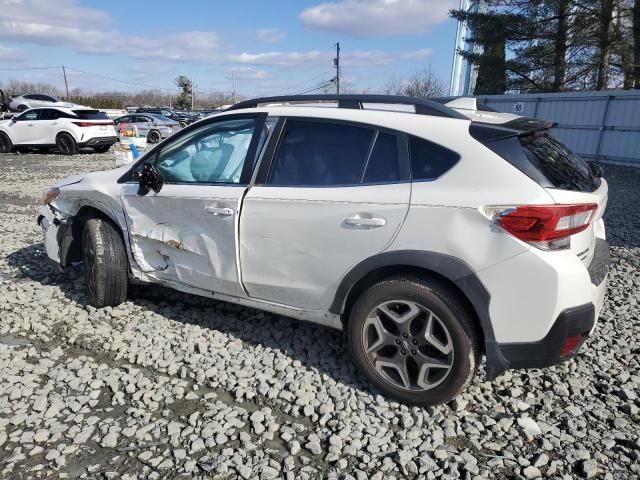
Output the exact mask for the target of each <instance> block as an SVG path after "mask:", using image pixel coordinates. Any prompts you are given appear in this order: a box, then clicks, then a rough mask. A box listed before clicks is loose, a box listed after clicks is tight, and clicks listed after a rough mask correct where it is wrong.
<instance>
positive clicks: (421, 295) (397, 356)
mask: <svg viewBox="0 0 640 480" xmlns="http://www.w3.org/2000/svg"><path fill="white" fill-rule="evenodd" d="M387 302H388V303H387ZM396 302H397V303H396ZM404 302H406V305H407V306H409V307H410V306H411V305H414V306H416V307H417V308H423V309H424V310H421V313H420V314H418V315H417V316H415V319H411V320H408V321H406V322H405V323H393V322H392V324H391V325H387V323H385V322H389V321H392V320H393V319H392V317H388V318H381V317H385V314H384V313H382V315H381V314H380V312H384V311H385V309H386V310H387V311H388V310H389V309H393V308H398V307H397V305H399V306H400V310H398V312H399V313H398V317H401V316H403V315H405V313H403V312H402V309H401V308H402V307H401V306H402V305H405V304H404ZM377 307H382V308H383V310H379V309H377ZM429 312H430V313H432V316H429ZM392 313H393V312H392ZM411 314H412V310H411V308H409V311H406V315H407V318H412V317H411ZM430 318H434V319H435V321H437V324H436V323H435V321H434V322H433V325H436V326H435V327H431V328H433V329H442V328H444V330H442V331H443V332H445V333H444V337H443V334H442V333H440V332H439V331H437V330H429V331H430V332H431V333H432V334H433V335H434V336H435V335H438V336H440V337H441V338H445V339H446V340H445V341H446V348H452V351H451V352H450V353H448V354H446V355H444V354H442V353H441V352H439V351H437V349H435V348H433V347H432V346H433V343H432V344H431V345H430V344H429V342H427V341H425V337H426V335H425V333H424V331H426V330H427V329H428V328H429V327H426V326H425V327H422V328H424V329H425V330H424V331H422V332H420V333H418V332H414V331H413V330H411V329H412V328H413V327H414V325H415V324H416V323H419V322H423V323H424V325H426V324H427V322H428V321H429V319H430ZM376 319H381V321H383V323H384V326H385V327H387V326H389V327H390V329H387V328H385V329H384V341H380V340H378V339H376V337H377V336H378V334H377V332H378V331H379V330H378V327H377V325H381V324H379V323H377V321H376ZM348 322H349V323H348V325H347V333H348V337H349V348H350V350H351V354H352V356H353V359H354V361H355V363H356V365H357V366H358V368H359V369H360V370H361V371H362V372H363V373H364V374H365V375H366V377H367V378H368V379H369V380H370V381H371V382H372V383H373V384H374V385H375V386H376V387H378V388H379V389H380V390H382V391H383V392H384V393H385V394H387V395H388V396H390V397H392V398H394V399H396V400H398V401H400V402H403V403H406V404H412V405H420V406H429V405H436V404H440V403H446V402H448V401H450V400H451V399H452V398H454V397H455V396H456V395H457V394H458V393H459V392H460V391H461V390H463V389H464V388H466V386H467V385H468V384H469V383H470V382H471V381H472V379H473V376H474V374H475V371H476V369H477V367H478V364H479V361H480V356H481V347H480V335H479V334H478V330H477V328H476V326H475V323H474V321H473V317H472V315H471V314H470V313H469V311H468V310H467V308H466V307H465V305H464V303H463V302H461V299H460V297H459V295H458V293H457V292H456V291H455V290H453V289H452V288H451V287H450V286H448V285H446V284H445V283H442V282H440V281H437V280H435V279H417V278H392V279H389V280H385V281H382V282H380V283H378V284H376V285H374V286H372V287H370V288H369V289H368V290H366V291H365V292H364V293H363V294H362V295H361V296H360V297H359V298H358V299H357V300H356V302H355V304H354V305H353V308H352V309H351V313H350V315H349V319H348ZM374 324H375V325H374ZM405 324H406V326H405ZM396 327H398V328H399V329H397V330H395V331H394V328H396ZM418 327H420V325H418ZM372 328H373V338H374V339H375V340H372V336H371V335H372ZM405 329H409V330H406V331H408V335H406V334H405V333H402V332H403V331H405ZM418 330H420V328H418ZM365 335H366V338H365ZM394 335H397V337H394ZM414 335H415V336H414ZM380 338H382V337H380ZM394 338H395V339H394ZM431 338H432V339H433V336H431ZM393 339H394V340H393ZM392 340H393V341H392ZM405 340H406V341H405ZM445 341H443V342H441V344H442V345H445ZM418 343H420V346H414V344H415V345H418ZM365 344H366V347H365ZM372 344H373V345H372ZM379 345H388V347H387V346H384V347H382V348H381V347H380V346H379ZM394 348H395V349H396V350H395V351H394V350H393V349H394ZM414 348H416V350H414ZM374 349H376V350H377V351H375V353H367V350H369V352H371V351H372V350H374ZM379 352H382V353H379ZM402 352H405V353H402ZM401 354H402V356H401ZM389 357H393V360H392V361H391V363H394V362H403V363H402V365H404V373H405V375H404V377H403V376H402V375H401V374H400V372H401V370H400V369H396V368H388V367H387V366H386V364H387V363H389V362H387V361H386V359H388V358H389ZM432 357H433V358H435V357H440V360H441V363H442V365H445V364H448V366H446V367H437V368H435V367H434V368H429V367H428V366H427V365H426V363H429V362H425V361H424V360H425V359H427V358H428V359H431V358H432ZM420 362H422V365H421V364H420ZM374 365H375V366H374ZM376 366H377V368H376ZM401 368H402V367H401ZM445 368H446V369H449V370H448V371H446V370H445ZM439 369H441V370H439ZM431 370H433V375H434V380H433V381H431V380H429V377H431V375H432V372H431ZM438 375H440V376H441V378H438ZM403 378H407V379H410V378H413V379H415V380H416V382H414V383H411V382H409V384H407V382H406V381H404V380H403ZM394 380H395V382H394ZM401 383H402V385H404V386H407V385H408V386H407V387H406V388H404V387H403V386H399V385H400V384H401ZM418 383H421V384H422V385H418ZM423 385H428V387H427V388H424V387H423ZM431 385H435V386H431Z"/></svg>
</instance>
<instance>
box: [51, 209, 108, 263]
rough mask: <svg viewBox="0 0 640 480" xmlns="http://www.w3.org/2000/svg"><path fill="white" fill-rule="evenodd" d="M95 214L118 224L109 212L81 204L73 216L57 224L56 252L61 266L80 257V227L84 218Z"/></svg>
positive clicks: (92, 216)
mask: <svg viewBox="0 0 640 480" xmlns="http://www.w3.org/2000/svg"><path fill="white" fill-rule="evenodd" d="M96 216H98V217H103V218H106V219H108V220H110V221H111V222H113V223H114V224H115V225H119V224H118V222H117V221H116V219H114V218H113V217H112V216H111V215H110V214H108V213H106V212H105V211H104V210H101V209H99V208H96V207H95V206H93V205H83V206H82V207H80V209H79V210H78V212H77V213H76V214H75V215H74V216H71V217H68V218H67V219H66V220H65V222H64V223H60V224H59V225H58V232H57V236H56V240H57V241H58V249H59V250H58V254H59V258H60V267H61V268H64V267H67V266H69V265H71V264H72V263H73V262H75V261H79V260H80V259H81V258H82V254H81V247H82V240H81V239H82V229H81V227H82V226H83V225H84V222H85V221H86V220H88V219H89V218H95V217H96Z"/></svg>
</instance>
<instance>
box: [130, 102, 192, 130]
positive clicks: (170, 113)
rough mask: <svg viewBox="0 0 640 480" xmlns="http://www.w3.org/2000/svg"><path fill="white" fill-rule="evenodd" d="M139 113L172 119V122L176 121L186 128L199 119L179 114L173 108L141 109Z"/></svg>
mask: <svg viewBox="0 0 640 480" xmlns="http://www.w3.org/2000/svg"><path fill="white" fill-rule="evenodd" d="M138 113H155V114H156V115H162V116H163V117H167V118H170V119H171V120H175V121H176V122H178V123H179V124H180V126H181V127H186V126H187V125H189V124H191V123H193V122H195V121H196V120H197V118H195V117H192V116H191V115H187V114H183V113H177V112H176V111H175V110H172V109H171V108H165V107H162V108H159V107H158V108H155V107H154V108H139V109H138Z"/></svg>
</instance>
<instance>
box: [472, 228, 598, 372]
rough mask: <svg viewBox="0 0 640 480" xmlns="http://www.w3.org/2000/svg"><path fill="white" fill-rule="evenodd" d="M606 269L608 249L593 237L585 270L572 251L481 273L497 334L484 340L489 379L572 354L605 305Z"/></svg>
mask: <svg viewBox="0 0 640 480" xmlns="http://www.w3.org/2000/svg"><path fill="white" fill-rule="evenodd" d="M608 265H609V246H608V244H607V242H606V241H605V240H604V239H597V241H596V242H595V245H594V253H593V259H592V261H591V263H590V264H589V265H588V266H585V265H584V264H583V263H582V262H581V261H580V260H579V259H578V258H577V256H575V255H574V254H571V253H570V252H565V253H562V252H558V253H557V254H552V255H544V254H541V253H540V252H538V251H536V250H532V251H529V252H527V253H525V254H523V255H520V256H518V257H514V258H513V259H511V260H508V261H506V262H503V263H502V264H500V265H499V266H497V267H496V268H495V269H489V271H485V272H480V280H481V281H482V282H483V283H484V284H485V285H487V290H488V291H490V292H491V293H492V295H491V300H490V304H489V316H490V318H491V324H492V327H493V333H494V335H495V336H494V338H493V339H486V340H485V350H486V357H487V378H488V379H493V378H495V377H497V376H498V375H500V374H501V373H502V372H504V371H505V370H508V369H512V368H543V367H548V366H551V365H554V364H556V363H559V362H562V361H565V360H567V359H569V358H572V357H573V356H575V355H576V354H577V353H578V351H579V349H580V347H581V346H582V344H583V343H584V341H585V340H586V339H587V338H588V336H589V335H590V334H591V333H592V332H593V330H594V329H595V326H596V323H597V320H598V317H599V315H600V311H601V309H602V307H603V303H604V297H605V294H606V289H607V274H608ZM491 270H493V271H491ZM505 278H508V279H509V281H508V282H505V281H504V279H505ZM485 337H486V334H485ZM567 339H568V341H567Z"/></svg>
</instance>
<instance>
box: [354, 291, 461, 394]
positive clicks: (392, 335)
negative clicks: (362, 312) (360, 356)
mask: <svg viewBox="0 0 640 480" xmlns="http://www.w3.org/2000/svg"><path fill="white" fill-rule="evenodd" d="M362 333H363V334H362V342H363V348H364V352H365V354H366V357H367V360H368V361H369V362H370V364H371V366H372V367H373V368H374V370H375V371H376V373H377V374H378V375H380V376H381V377H382V378H383V379H384V380H386V381H387V382H389V383H391V384H392V385H393V386H394V387H396V388H399V389H402V390H408V391H414V392H420V391H426V390H431V389H432V388H435V387H437V386H438V385H440V384H441V383H442V382H443V381H444V380H445V379H446V378H447V376H448V375H449V373H450V372H451V368H452V367H453V360H454V353H455V352H454V347H453V342H452V340H451V335H450V333H449V330H448V329H447V327H446V325H445V324H444V323H443V322H442V320H440V318H438V316H437V315H436V314H435V313H433V312H432V311H431V310H429V309H428V308H426V307H425V306H423V305H420V304H418V303H417V302H414V301H408V300H392V301H387V302H384V303H382V304H380V305H378V306H377V307H375V308H374V309H373V310H372V311H371V312H370V313H369V315H368V316H367V319H366V321H365V322H364V327H363V332H362Z"/></svg>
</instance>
